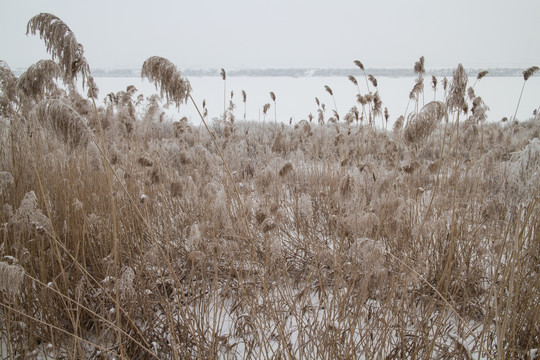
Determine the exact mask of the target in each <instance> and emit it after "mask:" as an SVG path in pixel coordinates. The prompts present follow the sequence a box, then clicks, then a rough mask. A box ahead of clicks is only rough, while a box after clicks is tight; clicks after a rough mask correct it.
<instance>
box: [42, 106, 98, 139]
mask: <svg viewBox="0 0 540 360" xmlns="http://www.w3.org/2000/svg"><path fill="white" fill-rule="evenodd" d="M36 116H37V119H38V120H39V121H41V122H42V123H43V124H44V125H45V126H47V127H49V128H50V129H52V131H53V132H54V133H55V134H56V135H57V136H58V137H60V138H61V139H62V140H63V141H64V143H66V144H69V145H71V146H72V147H76V146H78V145H80V144H85V143H87V141H88V137H89V135H90V133H89V131H88V128H87V127H86V124H85V121H84V119H83V118H82V116H81V115H80V114H79V113H78V112H77V111H76V110H75V109H73V108H72V107H71V105H69V104H68V103H66V102H64V101H63V100H59V99H49V100H43V101H42V102H40V103H39V104H38V105H37V108H36Z"/></svg>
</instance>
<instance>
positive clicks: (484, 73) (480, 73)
mask: <svg viewBox="0 0 540 360" xmlns="http://www.w3.org/2000/svg"><path fill="white" fill-rule="evenodd" d="M487 74H488V71H487V70H483V71H480V72H479V73H478V75H476V80H475V81H474V84H473V86H472V88H473V89H474V86H475V85H476V83H477V82H478V81H480V80H482V78H484V77H485V76H486V75H487Z"/></svg>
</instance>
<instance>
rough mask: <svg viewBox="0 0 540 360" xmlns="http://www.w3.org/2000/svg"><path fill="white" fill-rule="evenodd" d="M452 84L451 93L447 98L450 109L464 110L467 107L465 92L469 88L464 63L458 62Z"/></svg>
mask: <svg viewBox="0 0 540 360" xmlns="http://www.w3.org/2000/svg"><path fill="white" fill-rule="evenodd" d="M453 77H454V78H453V80H452V83H451V84H450V94H449V96H448V99H447V103H448V108H449V109H450V110H463V109H464V108H465V105H466V103H465V92H466V89H467V81H468V78H467V73H466V72H465V69H464V68H463V65H461V64H458V66H457V68H456V70H455V71H454V74H453Z"/></svg>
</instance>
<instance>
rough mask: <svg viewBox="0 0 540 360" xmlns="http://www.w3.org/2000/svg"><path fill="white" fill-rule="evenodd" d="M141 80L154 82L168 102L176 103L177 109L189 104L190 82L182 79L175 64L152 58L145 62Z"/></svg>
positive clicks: (158, 57)
mask: <svg viewBox="0 0 540 360" xmlns="http://www.w3.org/2000/svg"><path fill="white" fill-rule="evenodd" d="M141 78H147V79H148V80H149V81H151V82H154V83H155V86H156V89H157V88H158V87H159V90H160V95H161V96H163V95H165V97H166V99H167V102H169V101H172V102H174V103H175V104H176V107H177V108H180V104H181V103H182V102H187V99H188V97H189V96H190V93H191V85H190V83H189V81H188V80H187V79H186V78H184V77H182V75H181V74H180V71H178V69H177V68H176V66H175V65H174V64H173V63H171V62H170V61H169V60H167V59H165V58H162V57H160V56H152V57H150V58H148V59H147V60H146V61H145V62H144V64H143V66H142V69H141Z"/></svg>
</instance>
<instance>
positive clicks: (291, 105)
mask: <svg viewBox="0 0 540 360" xmlns="http://www.w3.org/2000/svg"><path fill="white" fill-rule="evenodd" d="M356 78H357V80H358V84H359V86H360V91H361V92H362V94H365V93H366V82H365V79H364V78H363V77H360V76H357V77H356ZM441 80H442V78H441V77H439V78H438V81H439V85H438V89H437V93H436V95H434V93H433V90H432V88H431V76H429V77H428V76H426V78H425V80H424V91H425V94H424V101H425V103H427V102H429V101H432V100H433V99H436V100H442V99H443V90H442V86H441ZM448 80H449V81H450V80H451V77H449V78H448ZM475 80H476V77H471V78H469V84H468V86H471V85H472V84H474V82H475ZM95 81H96V83H97V84H98V86H99V89H100V92H99V97H100V99H103V98H104V97H105V96H106V95H107V94H108V93H110V92H118V91H120V90H125V88H126V87H127V86H128V85H134V86H135V87H136V88H137V89H138V90H139V93H142V94H143V95H144V96H150V95H152V94H155V93H157V90H156V89H155V87H154V85H153V84H151V83H150V82H148V81H147V80H142V79H141V78H139V77H96V78H95ZM189 81H190V83H191V86H192V88H193V92H192V96H193V98H194V99H195V101H196V102H197V104H198V105H199V106H201V104H202V102H203V100H205V101H206V104H207V105H206V106H207V108H208V118H209V119H212V118H214V117H219V116H221V115H222V114H223V98H224V82H223V80H222V79H221V78H220V77H219V76H203V77H197V76H192V77H189ZM377 81H378V88H379V94H380V97H381V100H382V102H383V109H384V107H387V108H388V111H389V114H390V119H389V124H392V123H393V122H394V121H395V119H397V117H399V116H400V115H402V114H403V113H404V111H405V108H406V107H407V102H408V100H409V92H410V91H411V89H412V87H413V86H414V83H415V78H414V77H377ZM226 85H227V89H226V93H227V104H228V101H229V98H230V92H231V90H232V91H233V92H234V97H233V102H234V103H235V105H236V108H235V110H234V114H235V116H236V118H237V120H242V119H243V118H244V103H243V101H242V90H244V91H245V92H246V95H247V102H246V118H247V120H252V121H259V120H260V121H263V118H264V116H263V113H262V108H263V106H264V104H266V103H270V104H271V107H270V109H269V110H268V112H267V115H266V121H274V103H273V102H272V100H271V98H270V94H269V93H270V91H272V92H274V94H275V96H276V110H277V121H278V122H289V120H290V118H292V120H293V123H296V122H298V121H300V120H302V119H307V118H308V115H309V114H310V113H311V114H313V116H314V121H316V119H317V109H318V107H317V104H316V102H315V97H317V98H318V99H319V100H320V102H321V103H324V104H326V113H325V118H326V119H328V118H329V117H330V116H331V115H332V110H333V109H334V102H333V100H332V97H331V96H330V94H329V93H328V92H327V91H326V90H325V85H327V86H329V87H330V88H331V89H332V91H333V94H334V96H335V99H336V104H337V109H338V112H339V114H340V117H341V118H342V119H343V117H344V115H345V114H346V113H347V111H348V110H349V109H350V108H351V107H352V106H354V105H357V107H358V108H359V109H361V105H360V104H357V103H356V94H357V92H358V90H357V88H356V86H355V85H354V84H353V83H352V82H351V81H349V79H348V78H347V77H298V78H295V77H250V76H238V77H235V76H228V77H227V82H226ZM522 85H523V77H521V76H515V77H490V76H489V74H488V76H486V77H485V78H483V79H482V80H480V81H479V82H478V83H477V84H476V86H475V87H474V90H475V93H476V95H477V96H481V97H482V99H483V100H484V102H485V103H486V104H487V106H489V108H490V111H489V112H488V121H499V120H501V119H502V118H503V117H508V118H510V117H512V116H513V115H514V111H515V109H516V105H517V102H518V98H519V94H520V91H521V87H522ZM369 86H370V89H372V90H373V86H372V85H371V83H369ZM421 104H422V100H420V105H421ZM539 106H540V78H539V77H538V76H533V77H531V78H529V80H528V81H527V83H526V85H525V90H524V93H523V98H522V100H521V103H520V106H519V111H518V114H517V118H518V120H526V119H529V118H530V117H532V112H533V110H534V109H535V108H538V107H539ZM413 107H414V105H413V103H412V102H411V105H409V112H410V111H411V110H412V109H413ZM166 112H167V114H168V115H169V117H170V118H171V119H172V120H178V119H180V118H181V117H183V116H186V117H187V118H188V119H189V120H190V121H191V122H192V123H194V124H199V123H200V119H199V117H198V115H197V112H196V110H195V108H194V106H193V104H191V103H188V104H184V105H182V106H181V107H180V110H179V111H177V110H176V108H174V109H172V108H171V109H168V110H167V111H166ZM377 126H381V123H380V120H378V122H377Z"/></svg>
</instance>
